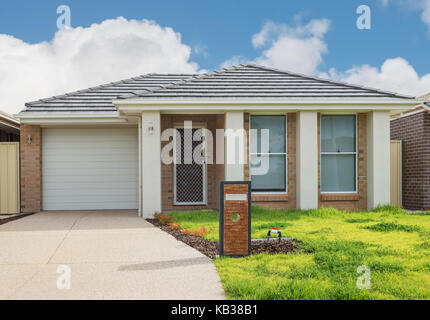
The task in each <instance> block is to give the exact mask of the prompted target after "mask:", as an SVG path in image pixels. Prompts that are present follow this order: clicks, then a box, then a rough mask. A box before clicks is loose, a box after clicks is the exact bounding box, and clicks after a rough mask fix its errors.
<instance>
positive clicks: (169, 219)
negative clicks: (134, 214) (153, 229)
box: [154, 213, 174, 224]
mask: <svg viewBox="0 0 430 320" xmlns="http://www.w3.org/2000/svg"><path fill="white" fill-rule="evenodd" d="M154 218H155V219H157V220H158V221H159V222H160V223H162V224H169V223H171V222H173V220H174V218H173V217H170V216H167V215H163V214H162V213H154Z"/></svg>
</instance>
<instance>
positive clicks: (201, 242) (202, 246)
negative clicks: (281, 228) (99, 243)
mask: <svg viewBox="0 0 430 320" xmlns="http://www.w3.org/2000/svg"><path fill="white" fill-rule="evenodd" d="M147 221H148V222H150V223H151V224H153V225H154V226H156V227H158V228H160V229H161V230H163V231H165V232H167V233H168V234H170V235H172V236H173V237H175V238H176V239H177V240H179V241H182V242H184V243H186V244H187V245H189V246H190V247H192V248H194V249H196V250H198V251H200V252H201V253H203V254H204V255H205V256H208V257H209V258H211V259H215V258H216V257H217V255H219V243H218V242H217V241H210V240H206V239H203V238H202V237H198V236H192V235H187V234H184V233H182V232H181V231H180V230H179V229H173V228H171V227H169V226H168V225H167V224H162V223H161V222H160V221H158V220H157V219H147ZM298 249H299V242H298V241H295V240H286V239H283V240H282V241H281V243H278V241H277V240H276V241H270V242H267V241H265V240H258V241H252V242H251V250H252V254H253V255H254V254H260V253H263V252H266V253H269V254H278V253H294V252H295V251H297V250H298Z"/></svg>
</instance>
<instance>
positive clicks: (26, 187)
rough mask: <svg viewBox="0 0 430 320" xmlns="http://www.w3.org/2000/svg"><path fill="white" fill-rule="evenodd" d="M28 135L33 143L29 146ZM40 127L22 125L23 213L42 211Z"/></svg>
mask: <svg viewBox="0 0 430 320" xmlns="http://www.w3.org/2000/svg"><path fill="white" fill-rule="evenodd" d="M28 135H31V138H32V142H31V144H28ZM41 147H42V141H41V129H40V126H30V125H25V124H21V151H20V152H21V212H23V213H33V212H39V211H41V210H42V156H41Z"/></svg>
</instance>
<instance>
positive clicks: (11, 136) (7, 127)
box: [0, 110, 19, 142]
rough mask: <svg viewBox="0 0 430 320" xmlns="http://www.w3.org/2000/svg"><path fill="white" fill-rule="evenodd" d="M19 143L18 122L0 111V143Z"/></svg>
mask: <svg viewBox="0 0 430 320" xmlns="http://www.w3.org/2000/svg"><path fill="white" fill-rule="evenodd" d="M17 141H19V121H18V120H17V119H15V118H14V117H13V116H11V115H10V114H8V113H6V112H4V111H1V110H0V142H17Z"/></svg>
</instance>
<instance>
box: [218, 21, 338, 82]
mask: <svg viewBox="0 0 430 320" xmlns="http://www.w3.org/2000/svg"><path fill="white" fill-rule="evenodd" d="M329 28H330V21H329V20H327V19H320V20H317V19H315V20H311V21H310V22H309V23H308V24H306V25H301V24H298V25H297V26H295V27H291V26H289V25H287V24H279V23H275V22H273V21H268V22H267V23H265V24H264V26H263V27H262V29H261V30H260V32H258V33H257V34H254V35H253V37H252V44H253V46H254V48H255V49H260V48H261V49H263V52H262V53H261V55H260V56H259V57H257V58H256V59H254V60H252V61H251V62H253V63H257V64H261V65H266V66H269V67H276V68H280V69H284V70H290V71H293V72H299V73H306V74H314V73H316V72H317V69H318V66H319V64H320V63H321V62H322V56H323V55H324V54H326V53H327V52H328V50H327V45H326V44H325V42H324V41H323V37H324V35H325V33H327V32H328V30H329ZM247 61H249V60H247V59H246V58H244V57H241V56H235V57H232V58H231V59H229V60H227V61H225V62H224V63H223V64H222V65H221V66H222V67H226V66H230V65H232V64H236V63H237V62H241V63H244V62H247Z"/></svg>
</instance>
